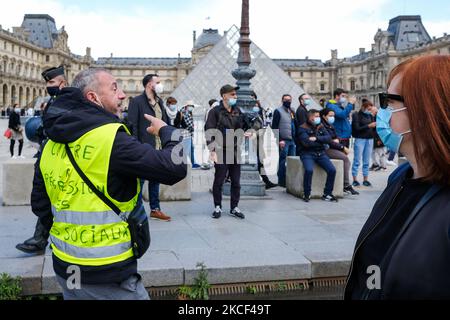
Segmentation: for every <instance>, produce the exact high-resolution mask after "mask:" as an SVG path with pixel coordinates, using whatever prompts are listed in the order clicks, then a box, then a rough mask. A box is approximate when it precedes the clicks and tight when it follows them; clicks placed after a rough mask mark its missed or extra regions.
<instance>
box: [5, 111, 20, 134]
mask: <svg viewBox="0 0 450 320" xmlns="http://www.w3.org/2000/svg"><path fill="white" fill-rule="evenodd" d="M20 125H21V124H20V116H19V115H18V114H17V113H16V112H15V111H13V112H11V114H10V115H9V122H8V128H10V129H11V130H14V131H19V128H20Z"/></svg>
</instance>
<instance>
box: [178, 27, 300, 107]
mask: <svg viewBox="0 0 450 320" xmlns="http://www.w3.org/2000/svg"><path fill="white" fill-rule="evenodd" d="M239 37H240V34H239V28H238V27H236V26H233V27H231V29H230V30H229V31H228V32H227V33H226V35H225V36H224V37H223V38H222V40H221V41H220V42H219V43H217V44H216V45H215V46H214V48H213V49H212V50H211V51H210V52H209V53H208V54H207V55H206V56H205V57H204V58H203V59H202V60H201V61H200V63H199V64H198V65H197V66H196V67H195V68H194V70H192V72H191V73H190V74H189V75H188V76H187V77H186V78H185V79H184V80H183V81H182V82H181V83H180V85H179V86H178V87H177V89H176V90H175V91H174V92H173V94H172V96H174V97H175V98H176V99H177V100H178V101H180V103H181V104H183V103H185V102H186V101H188V100H193V101H194V103H195V104H196V105H199V106H200V107H201V109H202V110H198V109H200V108H197V110H196V112H195V114H196V115H200V112H202V113H204V110H205V108H206V106H208V101H209V100H210V99H218V100H220V94H219V91H220V88H221V87H222V86H223V85H225V84H232V85H233V84H235V83H236V79H234V78H233V76H232V75H231V72H232V71H233V70H235V69H236V68H237V67H238V66H237V62H236V61H237V58H238V53H239V44H238V41H239ZM250 50H251V51H250V52H251V56H252V64H251V68H253V69H255V70H256V76H255V78H253V79H252V80H251V84H252V89H253V90H254V91H255V92H256V94H257V95H258V99H259V100H260V101H261V103H262V105H263V107H267V106H270V107H272V108H276V107H279V106H280V105H281V96H282V95H283V94H286V93H289V94H291V95H292V97H293V101H298V100H297V98H298V97H299V96H300V95H301V94H302V93H304V91H303V89H302V88H301V87H300V86H299V85H298V84H297V83H296V82H295V81H294V80H292V79H291V78H290V77H289V76H288V75H287V74H286V73H285V72H284V71H283V70H282V69H281V68H280V67H279V66H278V65H277V64H276V63H275V62H273V61H272V59H270V58H269V57H268V56H267V55H266V54H265V53H264V52H263V51H262V50H261V49H260V48H259V47H258V46H256V45H255V44H254V43H252V45H251V47H250ZM293 105H294V106H295V105H296V103H295V102H294V104H293Z"/></svg>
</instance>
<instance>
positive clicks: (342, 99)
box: [339, 98, 347, 104]
mask: <svg viewBox="0 0 450 320" xmlns="http://www.w3.org/2000/svg"><path fill="white" fill-rule="evenodd" d="M339 103H340V104H346V103H347V98H340V99H339Z"/></svg>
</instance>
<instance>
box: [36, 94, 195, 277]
mask: <svg viewBox="0 0 450 320" xmlns="http://www.w3.org/2000/svg"><path fill="white" fill-rule="evenodd" d="M43 122H44V127H45V130H46V132H47V135H48V137H49V139H51V140H52V141H55V142H58V143H68V142H73V141H75V140H78V139H79V138H80V137H81V136H83V135H84V134H86V133H87V132H89V131H91V130H93V129H95V128H98V127H100V126H102V125H105V124H109V123H118V122H120V121H119V119H118V118H117V117H116V116H115V115H113V114H111V113H109V112H107V111H105V110H104V109H102V108H100V107H98V106H97V105H95V104H92V103H90V102H89V101H87V100H85V99H84V98H83V96H82V94H81V91H80V90H78V89H75V88H65V89H63V91H62V93H61V95H60V97H59V98H58V99H57V100H56V101H55V102H54V103H53V104H52V105H51V107H50V108H49V109H48V110H47V112H46V114H45V116H44V117H43ZM174 130H175V129H174V128H173V127H169V126H166V127H164V128H162V129H161V131H160V137H161V142H162V146H163V149H162V150H160V151H157V150H155V149H154V148H153V147H152V146H150V145H148V144H142V143H140V142H139V141H138V140H137V139H136V138H135V137H133V136H130V135H128V134H127V133H126V132H125V131H124V130H119V131H118V132H117V135H116V137H115V140H114V144H113V148H112V152H111V157H110V163H109V172H108V185H107V188H108V193H109V194H110V196H111V197H113V198H114V199H116V200H117V201H120V202H126V201H129V200H131V199H132V198H133V196H134V195H135V193H136V179H137V178H141V179H144V180H152V181H157V182H160V183H163V184H167V185H173V184H175V183H177V182H179V181H181V180H182V179H184V177H185V176H186V172H187V167H186V165H185V164H180V165H175V164H174V163H173V162H172V160H171V153H172V149H173V148H174V147H175V146H176V145H177V144H178V143H179V141H172V140H171V136H172V132H173V131H174ZM39 163H40V158H38V160H37V162H36V165H35V174H34V180H33V190H32V193H31V207H32V210H33V213H34V214H35V215H37V216H38V217H40V218H41V220H42V221H44V223H45V224H46V226H47V227H50V226H51V221H52V210H51V203H50V199H49V197H48V195H47V192H46V189H45V184H44V179H43V177H42V173H41V171H40V167H39ZM184 163H186V161H184ZM53 266H54V269H55V272H56V273H57V274H58V275H59V276H61V277H63V278H67V277H68V275H67V273H66V271H67V267H68V265H67V263H65V262H63V261H61V260H59V259H58V258H57V257H55V256H53ZM136 268H137V263H136V260H135V259H134V258H133V259H130V260H127V261H124V262H121V263H118V264H114V265H110V266H104V267H81V271H82V277H81V279H82V282H83V283H88V284H96V283H111V282H121V281H123V280H125V279H127V278H128V277H130V276H131V275H132V274H134V273H136Z"/></svg>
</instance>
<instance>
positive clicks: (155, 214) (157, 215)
mask: <svg viewBox="0 0 450 320" xmlns="http://www.w3.org/2000/svg"><path fill="white" fill-rule="evenodd" d="M150 218H152V219H154V220H161V221H166V222H169V221H170V220H172V218H171V217H169V216H168V215H166V214H164V212H162V211H161V210H152V212H150Z"/></svg>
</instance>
